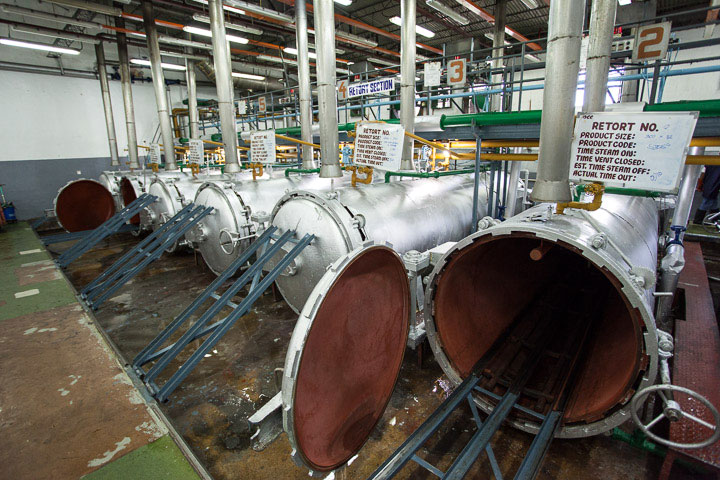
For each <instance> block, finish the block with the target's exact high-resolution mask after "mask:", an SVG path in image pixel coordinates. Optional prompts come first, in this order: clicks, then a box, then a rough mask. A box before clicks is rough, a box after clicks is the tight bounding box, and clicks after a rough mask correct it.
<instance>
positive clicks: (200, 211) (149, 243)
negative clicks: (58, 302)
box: [80, 203, 212, 310]
mask: <svg viewBox="0 0 720 480" xmlns="http://www.w3.org/2000/svg"><path fill="white" fill-rule="evenodd" d="M211 211H212V207H204V206H197V205H194V204H192V203H191V204H188V205H187V206H185V207H184V208H183V209H182V210H180V211H179V212H178V213H177V214H175V216H173V217H172V218H171V219H170V220H168V221H167V222H165V223H164V224H163V225H162V226H160V227H159V228H158V229H157V230H155V231H154V232H153V233H151V234H150V235H148V236H147V237H145V238H144V239H143V240H142V241H141V242H140V243H138V244H137V245H135V246H134V247H133V248H131V249H130V251H128V252H127V253H126V254H125V255H123V256H122V257H121V258H120V259H119V260H117V261H115V263H113V264H112V265H110V267H108V268H107V270H105V271H104V272H103V273H101V274H100V275H99V276H98V277H97V278H96V279H95V280H93V281H92V282H90V283H89V284H87V285H86V286H85V287H84V288H83V289H82V291H81V292H80V297H81V298H82V299H83V300H85V303H86V304H87V305H88V307H90V308H92V309H93V310H97V309H98V308H99V307H100V305H102V303H103V302H104V301H105V300H107V299H108V297H110V296H111V295H112V294H113V293H115V292H116V291H117V290H118V289H119V288H120V287H122V286H123V285H125V284H126V283H127V282H128V281H129V280H130V279H132V278H133V277H135V275H137V274H138V273H140V271H141V270H143V269H144V268H145V267H147V266H148V265H150V264H151V263H152V262H154V261H155V260H157V259H158V258H160V256H161V255H162V254H163V252H164V251H165V250H166V249H167V248H168V247H170V246H171V245H172V244H173V243H174V242H175V241H177V240H178V239H180V238H181V237H182V236H183V235H185V233H187V232H188V231H189V230H190V229H191V228H192V227H194V226H195V224H197V223H198V222H199V221H200V220H201V219H202V218H203V217H205V216H206V215H208V214H209V213H210V212H211Z"/></svg>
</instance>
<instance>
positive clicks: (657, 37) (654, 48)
mask: <svg viewBox="0 0 720 480" xmlns="http://www.w3.org/2000/svg"><path fill="white" fill-rule="evenodd" d="M670 26H671V24H670V22H663V23H656V24H655V25H645V26H644V27H639V28H638V29H637V33H636V34H635V48H633V55H632V59H633V60H639V61H642V62H650V61H653V60H662V59H663V58H665V55H666V54H667V49H668V42H669V41H670Z"/></svg>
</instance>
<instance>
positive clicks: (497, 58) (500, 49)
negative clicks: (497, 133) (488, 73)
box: [490, 0, 507, 112]
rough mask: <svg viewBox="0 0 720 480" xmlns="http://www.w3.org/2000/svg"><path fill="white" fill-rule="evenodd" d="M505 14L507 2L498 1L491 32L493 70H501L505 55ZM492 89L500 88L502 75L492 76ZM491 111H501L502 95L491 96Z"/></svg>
mask: <svg viewBox="0 0 720 480" xmlns="http://www.w3.org/2000/svg"><path fill="white" fill-rule="evenodd" d="M506 12H507V0H499V1H498V2H497V4H496V5H495V30H494V32H493V51H492V56H493V61H492V68H493V70H499V69H502V68H503V63H504V60H503V58H502V57H503V56H504V55H505V17H506ZM492 83H493V88H502V86H503V85H502V83H503V74H502V73H495V74H493V76H492ZM490 106H491V110H492V111H493V112H502V111H503V94H502V93H499V94H496V95H493V96H492V99H491V101H490Z"/></svg>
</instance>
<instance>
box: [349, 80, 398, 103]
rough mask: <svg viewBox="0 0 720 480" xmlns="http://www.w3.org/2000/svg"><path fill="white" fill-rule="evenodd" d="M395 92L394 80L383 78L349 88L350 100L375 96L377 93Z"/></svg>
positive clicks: (355, 84) (354, 84)
mask: <svg viewBox="0 0 720 480" xmlns="http://www.w3.org/2000/svg"><path fill="white" fill-rule="evenodd" d="M390 90H395V80H394V79H393V78H381V79H379V80H373V81H371V82H361V83H353V84H352V85H349V86H348V87H347V96H348V98H352V97H360V96H362V95H373V94H376V93H382V92H389V91H390Z"/></svg>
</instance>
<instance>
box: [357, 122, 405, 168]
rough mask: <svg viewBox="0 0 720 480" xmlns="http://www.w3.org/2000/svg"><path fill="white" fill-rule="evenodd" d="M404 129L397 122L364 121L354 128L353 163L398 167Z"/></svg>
mask: <svg viewBox="0 0 720 480" xmlns="http://www.w3.org/2000/svg"><path fill="white" fill-rule="evenodd" d="M404 136H405V130H403V127H402V125H399V124H387V123H364V124H361V125H359V126H358V127H357V129H356V130H355V155H354V158H353V161H354V163H356V164H358V165H365V166H368V167H374V168H379V169H381V170H389V171H395V170H399V169H400V162H401V160H402V151H403V141H404Z"/></svg>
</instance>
